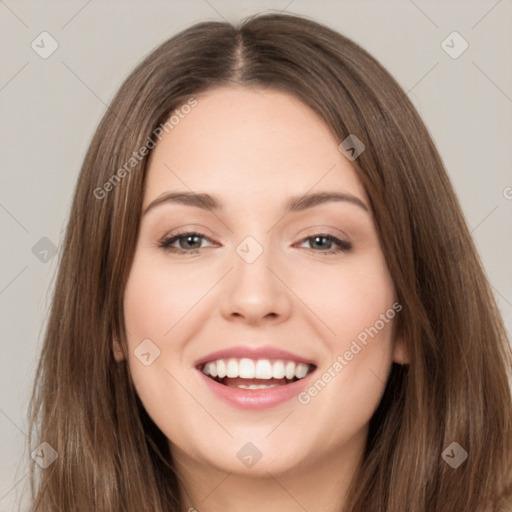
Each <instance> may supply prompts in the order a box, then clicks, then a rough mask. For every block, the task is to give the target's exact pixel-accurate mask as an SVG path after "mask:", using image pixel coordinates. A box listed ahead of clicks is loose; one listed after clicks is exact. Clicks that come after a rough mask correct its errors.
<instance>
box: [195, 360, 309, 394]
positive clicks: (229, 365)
mask: <svg viewBox="0 0 512 512" xmlns="http://www.w3.org/2000/svg"><path fill="white" fill-rule="evenodd" d="M203 373H204V374H205V375H209V376H210V377H218V378H219V379H223V378H224V377H229V378H232V379H234V378H237V377H240V378H242V379H267V380H268V379H272V378H274V379H282V378H284V377H286V378H287V379H288V380H293V379H294V378H295V377H296V378H297V379H303V378H304V377H305V376H306V375H307V374H308V373H309V365H307V364H304V363H295V362H293V361H283V360H276V361H270V360H269V359H258V360H253V359H249V358H246V357H244V358H241V359H236V358H230V359H228V360H227V361H226V360H225V359H218V360H216V361H210V362H208V363H206V364H205V365H204V367H203ZM244 389H245V388H244ZM249 389H259V388H249Z"/></svg>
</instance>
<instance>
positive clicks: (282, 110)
mask: <svg viewBox="0 0 512 512" xmlns="http://www.w3.org/2000/svg"><path fill="white" fill-rule="evenodd" d="M195 98H196V100H197V105H196V106H195V107H194V108H192V109H190V111H189V112H188V113H187V114H186V115H182V117H181V119H180V122H179V123H178V124H177V125H175V126H174V128H173V129H172V130H171V131H169V132H168V133H165V132H164V134H163V136H162V138H161V140H160V142H159V143H158V144H157V146H156V148H155V149H154V150H153V153H152V156H151V160H150V164H149V168H148V174H147V177H146V193H145V198H144V204H145V205H147V204H148V203H149V202H150V201H151V200H153V199H154V198H155V197H157V196H158V195H160V194H161V193H163V192H166V191H169V190H180V191H185V190H187V191H208V192H210V193H212V194H215V195H216V196H219V197H221V198H223V197H226V198H229V199H230V200H232V201H238V202H240V204H246V205H247V204H249V203H250V204H254V206H256V205H257V203H258V202H259V204H260V205H261V201H262V200H265V201H266V200H269V201H270V200H271V199H275V200H276V201H279V202H281V201H282V199H283V198H284V197H289V196H292V195H298V194H303V193H306V192H308V191H314V189H315V188H318V189H321V190H332V191H343V192H347V193H351V194H355V195H358V196H359V197H361V198H362V199H364V198H365V197H366V195H365V191H364V189H363V187H362V185H361V183H360V181H359V179H358V178H357V174H356V172H355V170H354V167H353V166H352V164H351V163H350V162H349V161H348V160H347V159H346V158H345V157H344V156H343V155H342V153H341V152H340V151H339V150H338V145H339V142H340V141H338V140H337V139H336V137H335V136H334V135H333V134H332V132H331V131H330V130H329V128H328V127H327V125H326V124H325V123H324V122H323V120H322V119H321V118H320V117H319V116H318V115H317V114H316V113H315V112H314V111H313V110H312V109H311V108H310V107H308V106H307V105H305V104H304V103H302V102H301V101H300V100H299V99H297V98H296V97H294V96H292V95H290V94H287V93H284V92H281V91H276V90H269V89H249V88H245V87H238V86H237V87H219V88H215V89H210V90H208V91H206V92H205V93H203V94H200V95H197V96H195Z"/></svg>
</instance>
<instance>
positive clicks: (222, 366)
mask: <svg viewBox="0 0 512 512" xmlns="http://www.w3.org/2000/svg"><path fill="white" fill-rule="evenodd" d="M212 364H215V363H212ZM226 373H227V370H226V363H225V362H224V359H219V360H218V361H217V376H218V377H219V379H223V378H224V377H225V376H226ZM207 375H208V374H207Z"/></svg>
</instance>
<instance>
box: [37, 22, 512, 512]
mask: <svg viewBox="0 0 512 512" xmlns="http://www.w3.org/2000/svg"><path fill="white" fill-rule="evenodd" d="M229 84H241V85H245V86H247V87H264V88H273V89H278V90H281V91H285V92H288V93H290V94H292V95H295V96H296V97H298V98H299V99H301V100H302V101H303V102H304V103H306V104H307V105H309V106H310V107H311V108H312V109H314V110H315V111H316V112H317V113H318V114H319V115H320V116H321V117H322V118H323V120H324V121H325V123H326V124H327V126H328V127H329V128H330V129H331V130H332V132H333V133H334V134H335V136H336V137H337V139H338V140H339V141H340V142H341V141H343V140H344V139H345V138H346V137H347V136H349V135H350V134H355V135H356V136H357V137H358V138H359V139H360V140H361V141H363V143H364V144H365V146H366V150H365V151H364V152H363V153H362V154H361V155H360V156H359V158H358V159H357V161H355V162H354V165H355V167H356V170H357V173H358V176H359V178H360V179H361V181H362V183H363V185H364V186H365V188H366V190H367V193H368V197H369V198H370V202H371V206H372V208H373V212H374V218H375V222H376V227H377V230H378V233H379V237H380V241H381V244H382V250H383V252H384V254H385V257H386V260H387V264H388V267H389V270H390V273H391V276H392V279H393V282H394V285H395V289H396V293H397V298H398V301H399V302H400V304H402V305H403V310H402V312H401V314H400V317H399V319H398V321H399V323H398V325H397V328H398V330H399V332H400V333H401V334H402V335H403V337H404V339H405V341H406V343H407V347H408V350H409V354H410V364H408V365H404V366H399V365H393V368H392V371H391V374H390V376H389V381H388V383H387V387H386V391H385V393H384V396H383V398H382V401H381V403H380V404H379V407H378V409H377V411H376V412H375V414H374V415H373V417H372V419H371V422H370V431H369V436H368V442H367V447H366V451H365V454H364V457H363V461H362V464H361V466H360V467H359V469H358V472H357V474H356V475H354V477H353V479H352V484H351V487H350V494H349V497H348V501H347V504H346V507H345V509H344V512H366V511H369V510H371V511H376V510H378V511H383V512H384V511H386V512H397V511H404V510H407V511H408V512H432V511H436V512H448V511H449V512H459V511H460V512H462V511H464V512H481V511H486V512H487V511H495V510H507V508H506V507H508V506H509V505H510V501H511V495H512V474H511V467H512V399H511V389H510V383H509V381H508V378H509V377H510V376H511V375H512V353H511V349H510V345H509V343H508V340H507V338H506V334H505V330H504V327H503V323H502V320H501V318H500V315H499V312H498V310H497V307H496V303H495V300H494V298H493V294H492V292H491V290H490V287H489V284H488V283H487V280H486V278H485V275H484V271H483V269H482V265H481V262H480V260H479V258H478V256H477V253H476V250H475V247H474V244H473V242H472V239H471V236H470V234H469V231H468V228H467V226H466V223H465V221H464V218H463V215H462V212H461V209H460V207H459V204H458V202H457V200H456V196H455V194H454V191H453V189H452V186H451V184H450V182H449V179H448V177H447V174H446V172H445V169H444V167H443V163H442V161H441V158H440V156H439V154H438V152H437V150H436V148H435V147H434V144H433V142H432V139H431V137H430V136H429V133H428V131H427V129H426V127H425V126H424V124H423V122H422V121H421V119H420V117H419V115H418V113H417V112H416V110H415V109H414V107H413V105H412V104H411V102H410V101H409V99H408V98H407V96H406V95H405V93H404V92H403V91H402V89H401V88H400V87H399V85H398V84H397V83H396V81H395V80H394V79H393V78H392V77H391V76H390V75H389V74H388V72H387V71H386V70H385V69H384V68H383V67H382V66H381V65H380V64H379V63H378V62H377V61H376V60H375V59H374V58H373V57H371V56H370V55H369V54H368V53H367V52H366V51H364V50H363V49H362V48H360V47H359V46H358V45H357V44H355V43H354V42H353V41H351V40H349V39H347V38H346V37H344V36H342V35H340V34H338V33H336V32H335V31H333V30H331V29H329V28H327V27H325V26H323V25H320V24H318V23H316V22H314V21H311V20H309V19H307V18H304V17H299V16H294V15H284V14H264V15H257V16H252V17H250V18H248V19H246V20H244V22H242V23H241V24H240V25H238V26H233V25H231V24H228V23H220V22H204V23H199V24H196V25H194V26H192V27H191V28H189V29H187V30H184V31H183V32H181V33H179V34H177V35H176V36H174V37H172V38H171V39H169V40H168V41H166V42H165V43H163V44H162V45H161V46H159V47H158V48H157V49H156V50H155V51H153V52H152V53H151V54H150V55H149V56H148V57H147V58H146V59H145V60H144V61H143V62H142V63H141V64H140V65H138V66H137V68H136V69H135V70H134V71H133V72H132V73H131V74H130V76H129V77H128V78H127V79H126V81H125V82H124V83H123V85H122V86H121V88H120V90H119V92H118V93H117V95H116V96H115V98H114V99H113V101H112V103H111V105H110V107H109V108H108V110H107V112H106V113H105V115H104V117H103V119H102V121H101V122H100V124H99V126H98V129H97V131H96V133H95V135H94V138H93V139H92V142H91V144H90V147H89V149H88V152H87V154H86V157H85V160H84V163H83V166H82V169H81V172H80V176H79V178H78V182H77V185H76V190H75V195H74V200H73V204H72V209H71V214H70V219H69V224H68V227H67V231H66V238H65V242H64V247H63V251H62V256H61V261H60V266H59V271H58V276H57V280H56V286H55V291H54V297H53V303H52V307H51V312H50V317H49V320H48V324H47V329H46V334H45V340H44V346H43V349H42V354H41V359H40V364H39V367H38V371H37V379H36V383H35V386H34V394H33V398H32V404H31V425H32V429H31V447H32V449H33V448H34V446H36V445H37V444H39V443H40V442H42V441H45V442H47V443H49V444H50V445H51V446H52V447H53V449H54V450H55V451H56V452H57V454H58V458H57V459H56V460H55V461H54V462H53V464H51V465H50V466H49V467H48V468H46V469H42V470H40V471H39V472H36V469H38V467H37V466H36V465H35V464H32V474H31V482H32V491H33V504H32V506H33V510H34V512H39V511H44V512H51V511H59V512H64V511H71V510H80V511H81V512H87V511H91V512H92V511H95V512H98V511H100V512H101V511H108V512H121V511H124V512H131V511H136V512H140V511H142V510H151V511H152V512H164V511H176V512H178V511H180V507H181V506H182V498H181V497H180V494H179V485H178V484H179V475H177V474H176V472H175V470H174V465H173V461H172V457H171V454H170V452H169V448H168V445H167V442H166V441H167V440H166V439H165V437H164V436H163V434H162V432H161V431H160V430H159V429H158V428H157V427H156V425H155V424H154V423H153V422H152V420H151V419H150V418H149V416H148V415H147V413H146V412H145V410H144V408H143V406H142V404H141V403H140V401H139V399H138V397H137V394H136V392H135V390H134V387H133V384H132V381H131V379H130V374H129V371H128V367H127V364H126V363H119V364H118V363H116V361H115V359H114V357H113V354H112V340H113V339H114V338H117V339H118V340H119V341H120V342H121V344H122V346H124V347H126V333H125V326H124V317H123V295H124V289H125V284H126V280H127V277H128V273H129V270H130V267H131V262H132V257H133V254H134V250H135V245H136V241H137V233H138V227H139V221H140V215H141V208H142V198H143V190H144V178H145V172H146V167H147V162H148V155H145V156H144V157H143V158H140V160H137V162H135V164H134V163H133V162H132V164H131V166H130V168H129V170H128V171H127V172H126V173H124V174H123V173H121V174H123V178H122V180H113V178H112V176H113V175H114V174H116V172H117V171H118V169H121V168H123V165H124V166H125V170H126V162H127V161H129V159H130V157H131V156H132V154H133V152H134V151H137V150H138V149H139V148H141V147H143V146H149V143H150V142H151V144H152V145H154V142H157V141H156V137H155V134H154V131H155V129H157V127H158V126H159V125H161V124H162V123H165V122H166V120H167V119H168V117H169V115H170V114H171V112H172V111H173V110H175V109H177V108H179V107H180V105H183V104H185V103H186V102H187V101H189V100H190V98H193V97H194V96H196V95H198V94H200V93H201V92H203V91H205V90H206V89H208V88H210V87H212V86H216V85H229ZM149 154H150V153H149ZM119 175H120V174H118V177H119ZM107 182H110V183H111V185H110V186H105V184H106V183H107ZM98 189H101V190H103V192H101V193H98ZM95 191H96V192H95ZM453 442H456V443H458V444H459V445H460V446H461V447H462V448H463V449H464V450H465V451H466V452H467V453H468V458H467V460H465V461H464V463H462V464H461V465H460V466H459V467H458V468H457V469H454V468H452V467H451V466H450V465H449V464H447V462H446V461H445V459H443V457H442V455H443V451H444V450H445V449H446V448H447V447H449V446H450V445H451V443H453ZM507 500H508V501H507Z"/></svg>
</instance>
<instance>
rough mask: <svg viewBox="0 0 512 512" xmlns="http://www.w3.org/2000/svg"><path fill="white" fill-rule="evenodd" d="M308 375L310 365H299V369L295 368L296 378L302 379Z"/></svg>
mask: <svg viewBox="0 0 512 512" xmlns="http://www.w3.org/2000/svg"><path fill="white" fill-rule="evenodd" d="M307 374H308V365H307V364H302V363H301V364H298V365H297V368H295V377H297V379H302V378H304V377H305V376H306V375H307Z"/></svg>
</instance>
